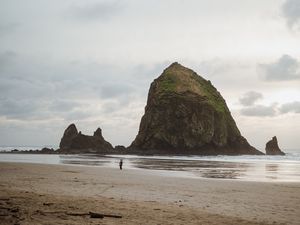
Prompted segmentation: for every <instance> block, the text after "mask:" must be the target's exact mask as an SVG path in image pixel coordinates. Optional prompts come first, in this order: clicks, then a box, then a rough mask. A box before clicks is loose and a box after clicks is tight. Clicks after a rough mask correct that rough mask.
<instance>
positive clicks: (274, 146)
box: [266, 136, 285, 155]
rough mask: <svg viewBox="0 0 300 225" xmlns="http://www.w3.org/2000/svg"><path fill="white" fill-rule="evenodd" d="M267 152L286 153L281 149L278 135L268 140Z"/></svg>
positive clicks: (274, 153)
mask: <svg viewBox="0 0 300 225" xmlns="http://www.w3.org/2000/svg"><path fill="white" fill-rule="evenodd" d="M266 154H267V155H285V153H284V152H283V151H281V150H280V148H279V146H278V142H277V138H276V136H274V137H273V138H272V140H270V141H268V142H267V144H266Z"/></svg>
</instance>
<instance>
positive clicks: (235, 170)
mask: <svg viewBox="0 0 300 225" xmlns="http://www.w3.org/2000/svg"><path fill="white" fill-rule="evenodd" d="M131 163H132V165H133V166H134V167H137V168H142V169H151V170H171V171H188V172H192V173H193V174H194V175H195V176H199V177H204V178H222V179H237V178H240V177H243V175H244V174H245V172H246V171H247V168H248V167H249V165H248V164H246V163H234V162H220V161H219V162H218V161H196V160H174V159H169V160H168V159H149V158H147V159H143V158H141V159H136V160H134V162H131Z"/></svg>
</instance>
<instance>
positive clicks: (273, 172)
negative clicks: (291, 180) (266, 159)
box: [265, 164, 279, 179]
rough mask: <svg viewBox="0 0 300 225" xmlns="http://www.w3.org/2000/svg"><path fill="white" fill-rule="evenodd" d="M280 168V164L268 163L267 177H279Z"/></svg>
mask: <svg viewBox="0 0 300 225" xmlns="http://www.w3.org/2000/svg"><path fill="white" fill-rule="evenodd" d="M278 170H279V165H278V164H266V166H265V171H266V177H267V178H270V179H277V174H278Z"/></svg>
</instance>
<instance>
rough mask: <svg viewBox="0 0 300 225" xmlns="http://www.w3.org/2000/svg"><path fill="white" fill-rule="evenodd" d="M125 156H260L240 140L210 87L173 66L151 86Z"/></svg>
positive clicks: (226, 108)
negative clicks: (129, 152)
mask: <svg viewBox="0 0 300 225" xmlns="http://www.w3.org/2000/svg"><path fill="white" fill-rule="evenodd" d="M129 150H130V151H133V152H136V153H142V154H197V155H217V154H227V155H239V154H263V153H261V152H260V151H258V150H256V149H255V148H254V147H252V146H251V145H250V144H249V143H248V142H247V140H246V139H245V138H244V137H243V136H241V133H240V131H239V129H238V128H237V126H236V123H235V121H234V119H233V118H232V116H231V113H230V111H229V109H228V107H227V105H226V102H225V100H224V99H223V97H222V96H221V94H220V93H219V92H218V91H217V89H216V88H215V87H214V86H213V85H212V84H211V82H210V81H208V80H205V79H204V78H202V77H201V76H199V75H197V74H196V73H195V72H194V71H192V70H190V69H188V68H186V67H184V66H182V65H180V64H178V63H176V62H175V63H173V64H171V65H170V66H169V67H168V68H166V69H165V70H164V71H163V73H162V74H161V75H160V76H159V77H158V78H157V79H155V80H154V81H153V82H152V84H151V86H150V90H149V93H148V100H147V105H146V108H145V114H144V116H143V117H142V120H141V123H140V128H139V133H138V135H137V136H136V138H135V140H134V141H133V142H132V144H131V145H130V146H129Z"/></svg>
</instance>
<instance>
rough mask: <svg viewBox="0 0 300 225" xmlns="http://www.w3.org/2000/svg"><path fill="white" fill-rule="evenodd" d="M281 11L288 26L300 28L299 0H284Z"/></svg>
mask: <svg viewBox="0 0 300 225" xmlns="http://www.w3.org/2000/svg"><path fill="white" fill-rule="evenodd" d="M282 13H283V16H284V17H285V19H286V21H287V24H288V26H289V27H290V28H297V29H300V1H299V0H286V1H285V2H284V4H283V5H282Z"/></svg>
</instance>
